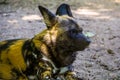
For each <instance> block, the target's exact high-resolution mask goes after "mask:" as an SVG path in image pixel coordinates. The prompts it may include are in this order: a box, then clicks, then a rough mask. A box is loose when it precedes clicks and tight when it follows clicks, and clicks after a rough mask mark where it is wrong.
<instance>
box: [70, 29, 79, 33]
mask: <svg viewBox="0 0 120 80" xmlns="http://www.w3.org/2000/svg"><path fill="white" fill-rule="evenodd" d="M78 32H79V31H78V30H76V29H71V30H70V33H71V34H77V33H78Z"/></svg>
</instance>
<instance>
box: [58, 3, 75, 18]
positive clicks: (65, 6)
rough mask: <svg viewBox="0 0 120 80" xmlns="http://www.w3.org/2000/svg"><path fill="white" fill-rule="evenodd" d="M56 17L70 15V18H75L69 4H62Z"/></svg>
mask: <svg viewBox="0 0 120 80" xmlns="http://www.w3.org/2000/svg"><path fill="white" fill-rule="evenodd" d="M56 15H59V16H61V15H68V16H70V17H73V15H72V12H71V9H70V6H69V5H68V4H61V5H60V6H59V7H58V8H57V11H56Z"/></svg>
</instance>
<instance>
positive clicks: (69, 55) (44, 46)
mask: <svg viewBox="0 0 120 80" xmlns="http://www.w3.org/2000/svg"><path fill="white" fill-rule="evenodd" d="M38 8H39V10H40V12H41V14H42V16H43V18H44V21H45V24H46V26H47V29H46V30H44V31H42V32H41V33H39V34H37V35H35V36H34V37H33V38H32V39H15V40H6V41H2V42H0V79H3V80H34V79H35V80H44V78H48V77H49V78H50V80H53V79H52V77H55V76H56V75H59V72H60V69H61V67H67V69H68V70H66V72H64V74H63V75H64V76H65V80H71V79H69V78H73V77H72V75H71V73H72V72H71V68H69V65H71V64H72V63H73V61H74V60H75V55H76V53H74V52H76V51H79V50H80V51H82V50H84V49H85V48H86V47H87V46H88V45H89V43H90V40H89V38H87V37H86V36H84V35H83V33H82V31H83V30H82V28H81V27H79V25H78V24H77V22H76V21H75V19H74V17H73V15H72V13H71V10H70V7H69V5H67V4H62V5H60V6H59V7H58V9H57V12H56V15H54V14H53V13H52V12H50V11H49V10H48V9H46V8H44V7H42V6H39V7H38ZM55 68H56V69H55ZM70 72H71V73H70ZM55 80H57V79H55ZM61 80H62V79H61ZM72 80H77V78H76V79H75V78H74V79H72Z"/></svg>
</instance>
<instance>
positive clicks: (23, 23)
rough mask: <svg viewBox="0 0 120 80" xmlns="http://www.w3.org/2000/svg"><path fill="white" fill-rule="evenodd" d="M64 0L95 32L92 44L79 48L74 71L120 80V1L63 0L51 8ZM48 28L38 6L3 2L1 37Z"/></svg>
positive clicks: (97, 79) (90, 78)
mask: <svg viewBox="0 0 120 80" xmlns="http://www.w3.org/2000/svg"><path fill="white" fill-rule="evenodd" d="M13 1H14V0H13ZM46 1H47V0H46ZM52 1H55V0H51V2H49V3H45V2H41V4H42V5H43V6H46V5H47V6H46V7H48V6H51V5H52V4H53V3H54V2H52ZM61 1H64V2H65V3H69V4H70V5H71V8H72V12H73V15H74V17H75V18H76V20H77V21H78V23H79V25H80V26H81V27H83V29H84V31H85V32H92V33H94V34H95V36H94V37H92V38H91V39H92V43H91V45H90V46H89V48H87V49H86V50H85V51H78V53H79V54H78V56H77V59H76V61H75V62H74V63H73V66H74V67H75V68H74V71H76V72H77V74H78V76H79V77H80V78H83V79H84V80H120V1H119V0H98V1H97V0H84V1H82V0H75V1H74V2H73V1H72V0H70V1H69V0H60V1H58V2H57V1H56V2H55V3H56V4H54V5H52V7H49V9H51V10H52V11H53V12H55V10H56V7H57V6H58V5H60V3H63V2H61ZM14 3H15V2H14ZM16 3H17V2H16ZM10 4H13V3H10ZM45 28H46V27H45V24H44V23H43V19H42V17H41V16H40V13H39V11H38V9H37V7H35V8H34V9H33V7H32V8H31V9H30V8H26V6H24V7H23V8H21V7H19V6H18V7H17V8H16V5H15V8H13V6H12V7H11V5H9V6H8V5H3V4H1V5H0V41H2V40H6V39H15V38H31V37H33V36H34V35H35V34H37V33H39V32H41V31H42V30H43V29H45Z"/></svg>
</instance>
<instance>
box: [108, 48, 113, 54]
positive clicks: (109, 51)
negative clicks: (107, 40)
mask: <svg viewBox="0 0 120 80" xmlns="http://www.w3.org/2000/svg"><path fill="white" fill-rule="evenodd" d="M107 52H108V53H109V54H115V53H114V52H113V50H111V49H108V50H107Z"/></svg>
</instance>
